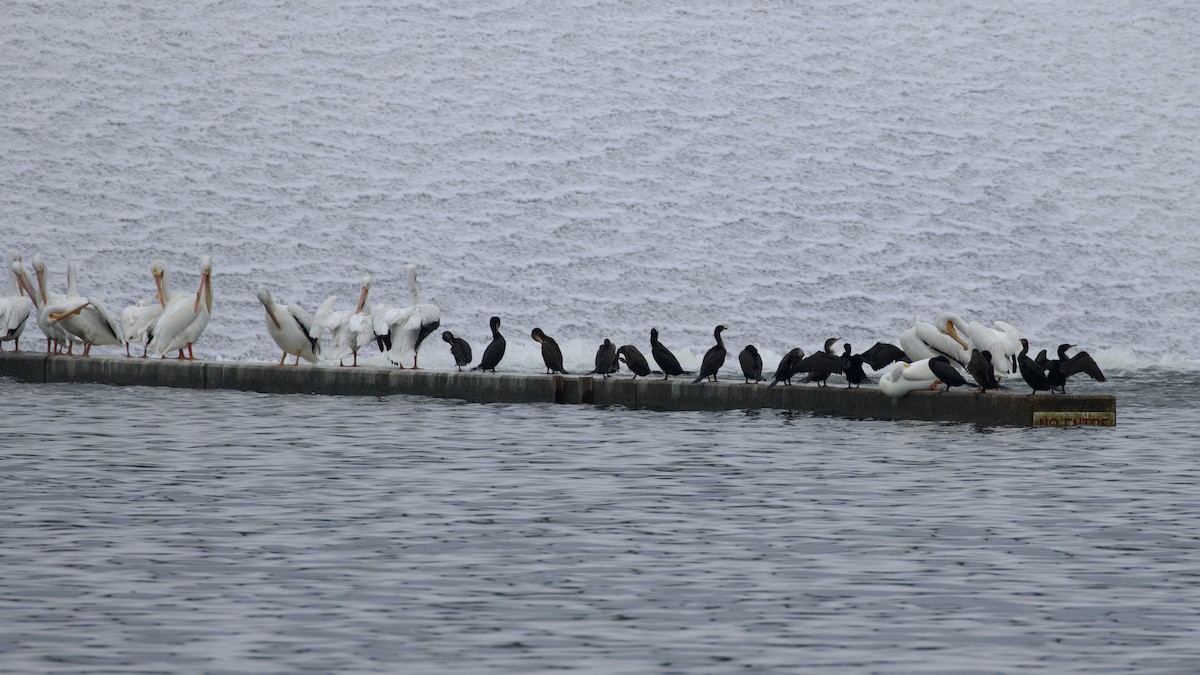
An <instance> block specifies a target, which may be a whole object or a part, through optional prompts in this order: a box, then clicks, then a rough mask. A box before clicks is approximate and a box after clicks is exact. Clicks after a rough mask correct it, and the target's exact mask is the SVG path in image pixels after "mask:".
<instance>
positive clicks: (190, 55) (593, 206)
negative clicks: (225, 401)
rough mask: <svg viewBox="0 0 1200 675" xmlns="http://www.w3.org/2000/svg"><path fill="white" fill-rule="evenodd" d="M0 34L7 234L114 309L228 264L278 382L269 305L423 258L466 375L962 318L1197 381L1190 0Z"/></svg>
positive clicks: (218, 14)
mask: <svg viewBox="0 0 1200 675" xmlns="http://www.w3.org/2000/svg"><path fill="white" fill-rule="evenodd" d="M0 11H2V12H3V21H4V25H5V31H4V33H3V35H2V36H0V54H2V55H3V58H2V59H0V83H2V84H3V89H4V91H5V92H6V95H5V96H4V97H3V99H2V100H0V151H2V153H3V157H4V161H3V162H0V183H3V184H4V185H5V190H4V193H3V194H0V207H2V209H3V220H2V222H0V240H2V241H0V245H3V246H5V247H7V246H13V247H16V248H18V249H19V250H21V251H22V252H23V253H24V254H25V255H26V256H27V259H28V256H29V255H31V254H32V253H33V252H35V251H40V252H42V253H44V254H46V255H47V256H48V257H49V258H50V260H51V264H52V268H53V270H54V272H55V275H56V279H57V281H56V283H57V284H58V285H59V286H61V284H62V283H63V282H62V273H63V271H64V270H65V267H66V261H67V259H73V260H77V261H79V262H80V263H81V280H80V282H81V284H82V285H83V287H84V288H85V291H84V292H85V293H94V294H96V295H98V296H100V297H102V298H103V299H105V301H106V302H107V304H108V305H109V306H111V307H120V306H123V305H124V304H127V303H132V302H134V301H135V300H137V299H139V298H141V297H145V296H147V295H149V294H150V293H151V292H152V288H153V286H152V283H151V280H150V276H149V274H148V271H149V265H150V262H151V261H152V260H153V259H154V258H156V257H162V258H165V259H166V260H167V261H168V262H170V263H171V264H172V265H173V266H174V267H175V268H176V269H177V270H179V272H178V274H177V279H178V281H177V285H178V286H179V287H180V288H187V287H189V286H191V285H192V284H193V283H194V279H195V267H196V264H197V259H198V257H199V255H200V254H202V253H208V254H211V255H212V256H213V257H214V259H215V264H216V272H215V282H214V287H215V290H216V308H215V315H214V319H213V322H212V324H211V325H210V327H209V329H208V331H207V333H206V334H205V336H204V338H203V340H202V342H201V349H200V350H199V351H200V353H201V354H203V355H204V356H206V357H209V358H223V359H261V360H269V359H271V358H272V355H273V353H274V351H275V349H274V345H273V344H272V343H271V341H270V338H269V337H268V336H267V334H266V331H265V330H264V327H263V319H262V316H261V310H260V308H259V307H258V305H257V303H256V301H255V298H254V289H255V288H256V287H257V286H258V284H260V283H267V284H269V285H270V286H271V288H272V290H273V292H274V294H275V295H276V296H277V298H278V299H280V300H285V301H301V302H303V303H305V304H307V305H308V306H310V307H312V306H315V305H316V303H317V302H318V301H319V300H320V299H321V298H323V297H325V296H326V295H329V294H333V293H336V294H339V295H340V296H342V298H343V300H342V305H348V304H350V303H351V302H352V301H353V295H354V293H355V292H356V291H357V281H356V280H357V279H358V278H359V277H360V276H361V274H362V273H363V272H366V271H369V272H371V273H373V274H374V275H375V277H376V286H375V292H374V293H375V298H374V299H375V300H378V301H385V302H389V303H392V304H403V303H404V302H405V301H406V299H407V294H406V292H405V291H404V288H403V271H402V268H401V263H403V262H406V261H412V262H416V263H418V264H419V265H420V266H421V270H422V273H421V279H422V283H423V292H424V299H425V300H428V301H431V302H434V303H436V304H438V305H439V306H440V307H441V308H442V312H443V322H442V326H443V328H445V329H449V330H453V331H454V332H455V333H456V334H461V335H462V336H464V337H466V338H467V339H468V340H470V341H471V342H472V343H473V344H474V346H475V349H476V353H477V354H478V353H481V351H482V348H483V345H484V344H486V341H487V336H488V331H487V319H488V317H489V316H491V315H492V314H499V315H501V316H502V317H503V318H504V321H505V328H506V330H505V333H506V335H508V337H509V345H510V355H509V357H508V360H507V361H506V364H507V365H510V366H511V367H512V368H513V369H514V370H537V369H538V368H539V367H540V360H539V359H538V358H537V352H536V345H535V344H534V343H533V342H532V341H531V340H529V339H528V334H529V331H530V329H531V328H532V327H534V326H540V327H542V328H543V329H545V331H546V332H547V333H549V334H551V335H554V336H556V337H557V338H558V339H559V340H560V342H562V343H563V344H564V347H565V350H566V352H567V363H568V367H569V368H571V369H574V370H580V369H584V370H586V369H590V364H591V361H592V355H593V353H594V349H595V345H596V344H598V343H599V342H601V341H602V340H603V339H604V338H606V337H608V338H611V339H612V340H613V341H614V342H616V343H617V344H624V343H633V344H636V345H638V346H639V347H640V348H642V351H644V352H648V345H647V342H648V340H647V334H648V331H649V328H650V327H651V326H655V325H656V326H658V327H659V328H660V329H662V330H663V332H664V338H663V339H664V342H666V343H667V344H668V345H670V346H672V347H673V348H675V349H676V350H677V351H679V352H680V353H681V356H682V357H683V360H684V361H685V362H686V363H693V364H694V363H695V362H697V360H698V355H699V354H702V353H703V352H704V350H705V349H706V348H707V347H708V346H709V344H711V330H712V327H713V326H714V325H715V324H717V323H724V324H727V325H728V326H730V330H729V331H728V332H727V333H726V337H727V339H728V340H729V343H730V345H731V346H736V348H738V349H740V347H741V345H743V344H745V343H748V342H753V343H755V344H757V345H758V346H759V347H760V349H761V350H763V351H764V358H765V359H766V360H767V361H768V362H772V361H773V359H777V358H778V356H779V355H780V354H782V353H784V352H786V351H787V349H789V348H790V347H792V346H797V345H799V346H803V347H804V348H805V349H806V350H808V351H812V349H813V348H814V347H815V346H816V345H819V344H820V343H821V342H822V341H823V340H824V339H825V338H826V337H830V336H832V335H839V336H841V337H844V338H845V339H846V340H848V341H850V342H852V343H854V344H855V345H863V346H866V345H869V344H870V343H872V342H874V341H875V340H879V339H885V340H894V338H895V336H896V335H897V334H898V333H899V332H900V331H901V330H903V329H904V328H906V327H907V326H908V325H909V324H910V323H911V322H912V320H913V319H914V318H921V319H924V320H928V319H930V318H932V316H934V315H935V314H936V313H938V312H939V311H942V310H946V309H951V310H955V311H957V312H959V313H960V314H962V315H963V316H964V317H966V318H968V319H978V320H982V321H985V322H990V321H992V320H995V319H1004V320H1007V321H1009V322H1011V323H1013V324H1014V325H1016V326H1018V327H1019V328H1021V329H1022V330H1023V331H1024V332H1025V333H1026V334H1027V335H1028V336H1029V337H1030V338H1031V340H1032V342H1033V343H1034V344H1035V345H1037V346H1046V347H1052V346H1053V345H1056V344H1057V343H1059V342H1061V341H1064V340H1066V341H1070V342H1076V343H1079V344H1080V346H1081V347H1082V348H1085V349H1087V350H1089V351H1090V352H1092V353H1093V354H1094V355H1096V356H1097V357H1098V359H1099V360H1100V361H1101V363H1102V364H1103V365H1105V366H1109V367H1141V366H1151V365H1154V366H1169V367H1184V368H1194V367H1196V365H1197V363H1200V351H1198V350H1197V348H1196V346H1195V340H1194V336H1195V335H1197V334H1200V315H1198V314H1197V313H1196V312H1195V311H1194V302H1193V294H1194V289H1195V288H1196V281H1197V273H1196V271H1195V268H1196V265H1195V260H1196V259H1198V258H1200V234H1198V233H1197V232H1198V231H1197V228H1196V227H1195V223H1194V222H1193V221H1194V214H1196V213H1200V208H1198V207H1200V204H1198V203H1197V194H1198V191H1197V190H1196V189H1195V185H1196V169H1195V167H1196V166H1200V153H1198V151H1197V150H1198V144H1200V140H1197V139H1200V115H1197V108H1196V105H1195V103H1194V96H1193V92H1195V91H1197V90H1198V89H1200V62H1197V61H1196V59H1194V58H1192V56H1193V54H1194V45H1195V44H1196V42H1197V38H1200V36H1198V35H1197V34H1196V33H1197V32H1198V30H1200V29H1197V26H1200V7H1197V6H1195V5H1194V3H1188V2H1182V1H1174V2H1167V3H1158V4H1156V5H1154V6H1153V7H1145V8H1143V7H1137V8H1134V9H1133V10H1131V8H1130V6H1129V4H1128V3H1125V2H1117V1H1116V0H1102V1H1101V2H1097V3H1091V4H1089V6H1088V8H1087V10H1086V11H1083V10H1079V9H1076V8H1073V7H1067V6H1058V5H1047V4H1045V3H1036V2H1016V3H1009V4H1006V5H1004V6H1003V7H992V6H989V5H975V6H962V5H960V4H959V3H949V2H942V1H938V0H930V1H928V2H918V3H910V2H897V1H894V0H886V1H884V2H855V1H849V2H842V3H826V4H819V5H817V6H795V5H793V4H789V3H767V4H763V3H733V4H730V3H726V2H720V3H718V2H702V3H692V4H690V5H689V6H687V7H679V6H675V5H672V4H669V3H638V4H633V5H626V4H621V5H614V4H611V3H592V2H587V1H585V0H576V1H568V2H553V3H549V2H515V1H509V2H500V3H497V2H478V1H477V0H463V1H460V2H448V3H437V4H428V3H399V4H374V3H369V2H349V1H348V2H333V3H329V2H313V1H294V2H288V3H286V5H280V4H279V3H266V2H249V3H224V2H208V3H200V4H195V5H189V6H187V7H174V6H169V5H163V6H161V7H159V6H138V7H134V8H130V7H129V6H125V5H112V4H111V3H103V2H94V1H92V0H83V1H82V2H78V1H72V2H38V3H9V4H8V5H6V6H5V9H4V10H0ZM445 352H446V350H445V349H444V345H442V344H441V343H437V344H436V345H431V347H430V348H429V349H427V350H426V354H425V357H426V360H425V365H428V366H431V367H449V366H450V358H449V355H448V353H445Z"/></svg>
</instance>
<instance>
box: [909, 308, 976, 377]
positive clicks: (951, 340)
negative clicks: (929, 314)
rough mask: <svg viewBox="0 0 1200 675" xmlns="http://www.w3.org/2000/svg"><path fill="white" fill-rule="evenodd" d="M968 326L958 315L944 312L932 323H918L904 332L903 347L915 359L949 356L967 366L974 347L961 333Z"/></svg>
mask: <svg viewBox="0 0 1200 675" xmlns="http://www.w3.org/2000/svg"><path fill="white" fill-rule="evenodd" d="M966 327H967V326H966V323H964V322H963V320H962V318H961V317H959V316H958V315H957V314H954V313H952V312H943V313H942V314H939V315H938V317H937V318H936V319H934V321H933V324H932V325H931V324H927V323H914V324H913V326H912V328H909V329H908V330H906V331H904V332H903V333H900V338H899V339H900V348H901V349H903V350H904V353H905V354H907V355H908V358H910V359H912V360H914V361H918V360H924V359H931V358H933V357H935V356H941V355H945V356H948V357H950V358H951V359H952V360H954V361H957V362H958V363H961V364H962V365H964V366H966V365H967V362H969V361H970V360H971V346H970V345H969V344H968V343H967V341H966V340H965V339H964V338H963V337H962V335H960V334H959V331H963V330H966Z"/></svg>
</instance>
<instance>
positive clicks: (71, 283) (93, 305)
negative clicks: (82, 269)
mask: <svg viewBox="0 0 1200 675" xmlns="http://www.w3.org/2000/svg"><path fill="white" fill-rule="evenodd" d="M75 278H76V267H75V263H70V264H69V265H67V295H66V297H65V298H63V299H61V300H59V301H58V302H53V303H50V304H48V305H47V306H46V307H45V308H44V309H43V311H44V312H46V313H48V315H49V318H50V320H51V321H53V322H56V323H58V324H59V325H61V326H62V327H63V328H64V329H66V331H67V332H68V333H70V334H71V335H74V336H75V337H76V338H77V339H78V340H79V341H80V342H82V343H83V356H88V355H89V354H90V353H91V351H92V345H120V344H121V343H122V342H124V336H122V334H121V324H120V323H118V322H117V319H116V317H114V316H113V314H112V312H110V311H108V308H107V307H105V306H104V303H102V302H100V300H99V299H98V298H95V297H85V296H83V295H80V294H79V288H78V286H77V285H76V281H75Z"/></svg>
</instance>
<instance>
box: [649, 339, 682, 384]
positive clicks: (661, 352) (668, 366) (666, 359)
mask: <svg viewBox="0 0 1200 675" xmlns="http://www.w3.org/2000/svg"><path fill="white" fill-rule="evenodd" d="M650 356H652V357H654V362H655V363H657V364H658V367H659V368H660V369H661V370H662V371H663V379H664V380H669V379H671V376H672V375H683V374H685V373H684V370H683V367H682V366H680V365H679V359H677V358H675V355H674V354H672V353H671V350H670V349H667V348H666V347H664V346H663V343H661V342H659V341H658V329H657V328H651V329H650Z"/></svg>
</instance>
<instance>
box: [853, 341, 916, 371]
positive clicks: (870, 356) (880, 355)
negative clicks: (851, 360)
mask: <svg viewBox="0 0 1200 675" xmlns="http://www.w3.org/2000/svg"><path fill="white" fill-rule="evenodd" d="M861 356H862V357H863V362H864V363H866V364H867V365H868V366H871V370H883V368H884V367H885V366H888V365H891V364H893V363H895V362H897V361H903V362H905V363H911V362H912V360H911V359H909V358H908V355H907V354H905V353H904V350H903V349H900V348H899V347H897V346H896V345H893V344H888V343H886V342H876V343H875V344H874V345H872V346H871V348H870V349H868V350H867V351H865V352H863V353H862V354H861Z"/></svg>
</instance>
